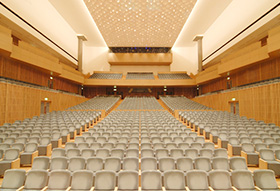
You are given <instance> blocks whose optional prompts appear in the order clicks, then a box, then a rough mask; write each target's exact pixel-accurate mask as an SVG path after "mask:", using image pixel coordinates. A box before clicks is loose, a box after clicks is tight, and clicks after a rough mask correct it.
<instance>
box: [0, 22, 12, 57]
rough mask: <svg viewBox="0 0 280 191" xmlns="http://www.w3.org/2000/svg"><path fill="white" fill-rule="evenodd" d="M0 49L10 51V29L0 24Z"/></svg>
mask: <svg viewBox="0 0 280 191" xmlns="http://www.w3.org/2000/svg"><path fill="white" fill-rule="evenodd" d="M0 39H1V40H0V51H2V50H3V51H7V52H9V53H10V52H12V45H13V38H12V31H11V30H10V29H8V28H6V27H3V26H1V25H0Z"/></svg>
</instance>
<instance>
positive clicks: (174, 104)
mask: <svg viewBox="0 0 280 191" xmlns="http://www.w3.org/2000/svg"><path fill="white" fill-rule="evenodd" d="M160 99H161V100H162V101H163V103H164V104H165V105H166V106H167V107H168V108H169V109H170V110H171V111H172V112H173V113H174V111H175V110H210V109H211V108H209V107H206V106H204V105H201V104H199V103H197V102H195V101H192V100H190V99H188V98H186V97H184V96H160Z"/></svg>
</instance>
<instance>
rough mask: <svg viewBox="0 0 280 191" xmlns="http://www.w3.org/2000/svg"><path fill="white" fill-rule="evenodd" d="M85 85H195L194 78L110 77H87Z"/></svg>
mask: <svg viewBox="0 0 280 191" xmlns="http://www.w3.org/2000/svg"><path fill="white" fill-rule="evenodd" d="M84 85H86V86H114V85H117V86H145V87H147V86H195V85H196V83H195V80H194V79H182V80H172V79H171V80H159V79H154V80H128V79H120V80H110V79H106V80H104V79H85V83H84Z"/></svg>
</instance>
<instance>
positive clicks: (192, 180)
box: [186, 170, 209, 190]
mask: <svg viewBox="0 0 280 191" xmlns="http://www.w3.org/2000/svg"><path fill="white" fill-rule="evenodd" d="M186 180H187V186H188V188H189V189H190V190H208V187H209V183H208V175H207V173H206V172H205V171H204V170H190V171H188V172H187V174H186Z"/></svg>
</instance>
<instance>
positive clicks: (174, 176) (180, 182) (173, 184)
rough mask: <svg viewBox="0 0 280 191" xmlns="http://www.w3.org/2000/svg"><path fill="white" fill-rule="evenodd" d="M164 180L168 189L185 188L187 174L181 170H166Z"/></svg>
mask: <svg viewBox="0 0 280 191" xmlns="http://www.w3.org/2000/svg"><path fill="white" fill-rule="evenodd" d="M163 182H164V187H165V189H166V190H185V185H186V183H185V176H184V173H183V172H182V171H180V170H169V171H166V172H164V174H163Z"/></svg>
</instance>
